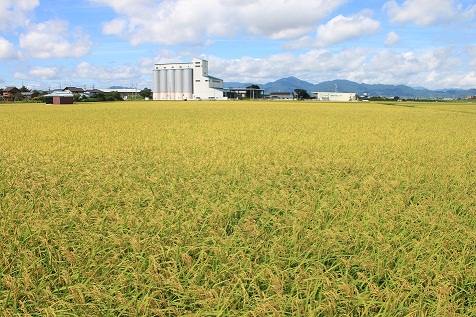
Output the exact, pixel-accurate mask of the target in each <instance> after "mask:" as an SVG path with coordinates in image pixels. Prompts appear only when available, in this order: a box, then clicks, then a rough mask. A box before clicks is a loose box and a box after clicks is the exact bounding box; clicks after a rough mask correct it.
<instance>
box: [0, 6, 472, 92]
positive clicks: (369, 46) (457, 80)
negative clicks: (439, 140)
mask: <svg viewBox="0 0 476 317" xmlns="http://www.w3.org/2000/svg"><path fill="white" fill-rule="evenodd" d="M4 2H5V3H6V5H3V10H2V11H0V87H6V86H12V85H16V86H21V85H22V84H24V85H25V86H27V87H29V88H32V89H47V88H51V89H53V88H55V89H56V88H60V87H65V86H77V87H86V88H91V87H92V86H94V87H95V88H107V87H110V86H127V87H135V86H137V87H138V88H144V87H149V88H151V87H152V74H151V73H152V69H153V65H154V63H163V62H189V61H191V59H192V58H193V57H200V58H204V59H207V60H208V61H209V67H210V74H211V75H213V76H216V77H219V78H222V79H223V80H224V81H226V82H227V81H228V82H231V81H238V82H245V83H258V84H260V83H261V84H263V83H267V82H270V81H274V80H277V79H279V78H282V77H287V76H295V77H298V78H300V79H302V80H306V81H309V82H312V83H319V82H322V81H326V80H333V79H348V80H352V81H356V82H363V83H368V84H376V83H382V84H404V85H409V86H417V87H426V88H431V89H440V88H462V89H468V88H476V3H475V1H474V0H471V1H469V0H454V1H453V0H404V1H397V0H389V1H386V0H383V1H373V0H364V1H357V0H354V1H352V0H300V1H296V0H294V1H289V0H75V1H73V0H62V1H53V0H41V1H40V0H2V4H3V3H4Z"/></svg>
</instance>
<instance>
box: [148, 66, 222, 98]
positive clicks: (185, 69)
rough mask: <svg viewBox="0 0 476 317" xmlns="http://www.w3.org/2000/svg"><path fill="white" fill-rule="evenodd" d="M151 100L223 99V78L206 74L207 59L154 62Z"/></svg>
mask: <svg viewBox="0 0 476 317" xmlns="http://www.w3.org/2000/svg"><path fill="white" fill-rule="evenodd" d="M152 81H153V89H152V98H153V100H224V99H227V98H226V97H224V95H223V80H221V79H219V78H216V77H213V76H210V75H208V61H206V60H203V59H199V58H194V59H193V60H192V62H191V63H176V64H155V67H154V70H153V80H152Z"/></svg>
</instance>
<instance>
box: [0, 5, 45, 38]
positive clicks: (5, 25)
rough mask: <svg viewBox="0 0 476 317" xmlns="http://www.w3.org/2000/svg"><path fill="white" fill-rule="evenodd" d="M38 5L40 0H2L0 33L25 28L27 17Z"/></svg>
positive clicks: (27, 21) (27, 22)
mask: <svg viewBox="0 0 476 317" xmlns="http://www.w3.org/2000/svg"><path fill="white" fill-rule="evenodd" d="M39 5H40V0H2V9H1V10H0V31H8V30H11V29H16V28H17V27H23V26H27V25H28V24H29V21H30V20H29V17H30V15H31V14H32V13H33V11H34V10H35V9H36V7H38V6H39Z"/></svg>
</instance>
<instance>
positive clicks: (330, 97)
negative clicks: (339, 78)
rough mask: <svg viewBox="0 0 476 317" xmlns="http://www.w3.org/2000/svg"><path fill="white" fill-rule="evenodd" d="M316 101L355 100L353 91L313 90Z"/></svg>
mask: <svg viewBox="0 0 476 317" xmlns="http://www.w3.org/2000/svg"><path fill="white" fill-rule="evenodd" d="M311 95H313V96H315V97H316V100H317V101H357V97H356V95H355V93H353V92H352V93H350V92H313V93H311Z"/></svg>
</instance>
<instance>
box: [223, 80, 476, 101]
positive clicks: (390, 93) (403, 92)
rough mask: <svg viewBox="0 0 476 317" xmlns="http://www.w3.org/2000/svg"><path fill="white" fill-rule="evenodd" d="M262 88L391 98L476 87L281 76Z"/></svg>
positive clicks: (454, 93)
mask: <svg viewBox="0 0 476 317" xmlns="http://www.w3.org/2000/svg"><path fill="white" fill-rule="evenodd" d="M250 85H251V84H249V83H248V84H246V83H238V82H225V83H224V87H226V88H228V87H230V88H245V87H247V86H250ZM255 85H258V86H259V87H260V88H261V89H264V92H265V93H266V94H269V93H271V92H291V91H293V90H294V89H304V90H307V92H308V93H311V92H317V91H326V92H330V91H331V92H332V91H338V92H354V93H356V94H357V95H359V96H362V95H363V94H364V93H367V94H368V95H369V96H371V97H372V96H386V97H389V98H393V97H395V96H398V97H400V98H453V99H455V98H467V97H468V96H475V95H476V89H466V90H464V89H441V90H430V89H426V88H421V87H410V86H405V85H383V84H364V83H361V84H359V83H356V82H353V81H350V80H343V79H338V80H331V81H325V82H322V83H319V84H312V83H310V82H307V81H304V80H301V79H298V78H296V77H286V78H281V79H278V80H276V81H273V82H269V83H266V84H255Z"/></svg>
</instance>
